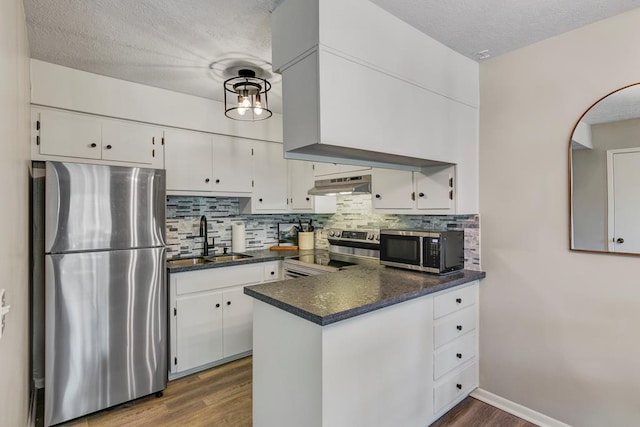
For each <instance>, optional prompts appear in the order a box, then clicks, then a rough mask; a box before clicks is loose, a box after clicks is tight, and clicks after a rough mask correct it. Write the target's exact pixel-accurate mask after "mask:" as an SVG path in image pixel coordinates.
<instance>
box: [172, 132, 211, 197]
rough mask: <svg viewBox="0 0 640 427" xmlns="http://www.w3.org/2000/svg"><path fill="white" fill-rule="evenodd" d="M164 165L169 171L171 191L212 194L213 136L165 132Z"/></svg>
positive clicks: (197, 133)
mask: <svg viewBox="0 0 640 427" xmlns="http://www.w3.org/2000/svg"><path fill="white" fill-rule="evenodd" d="M164 165H165V169H166V170H167V190H169V191H171V190H180V191H211V190H212V187H213V183H212V176H213V175H212V152H211V135H207V134H204V133H200V132H184V131H175V130H170V131H165V132H164Z"/></svg>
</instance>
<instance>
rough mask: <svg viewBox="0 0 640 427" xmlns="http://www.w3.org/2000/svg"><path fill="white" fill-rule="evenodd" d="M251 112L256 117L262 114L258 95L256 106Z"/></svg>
mask: <svg viewBox="0 0 640 427" xmlns="http://www.w3.org/2000/svg"><path fill="white" fill-rule="evenodd" d="M253 112H254V113H256V116H259V115H260V114H262V102H261V101H260V94H258V95H256V106H255V108H254V109H253Z"/></svg>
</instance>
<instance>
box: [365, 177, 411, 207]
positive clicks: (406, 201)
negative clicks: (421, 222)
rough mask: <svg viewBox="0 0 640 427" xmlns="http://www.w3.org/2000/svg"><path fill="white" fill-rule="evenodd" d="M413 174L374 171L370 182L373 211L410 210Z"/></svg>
mask: <svg viewBox="0 0 640 427" xmlns="http://www.w3.org/2000/svg"><path fill="white" fill-rule="evenodd" d="M413 192H414V190H413V172H411V171H400V170H392V169H374V170H373V175H372V182H371V205H372V207H373V209H374V210H375V209H394V210H395V209H397V210H403V209H407V210H409V209H412V208H413V206H414V201H413V199H412V194H413Z"/></svg>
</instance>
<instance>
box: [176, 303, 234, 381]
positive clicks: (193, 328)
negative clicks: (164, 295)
mask: <svg viewBox="0 0 640 427" xmlns="http://www.w3.org/2000/svg"><path fill="white" fill-rule="evenodd" d="M176 308H177V315H176V339H177V346H176V357H177V359H178V360H177V370H178V371H186V370H187V369H191V368H195V367H197V366H201V365H205V364H207V363H211V362H213V361H216V360H218V359H221V358H222V354H223V347H222V345H223V341H222V339H223V338H222V330H223V328H222V325H223V323H222V313H223V308H222V292H206V293H195V294H189V295H185V296H183V297H179V298H177V299H176Z"/></svg>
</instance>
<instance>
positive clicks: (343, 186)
mask: <svg viewBox="0 0 640 427" xmlns="http://www.w3.org/2000/svg"><path fill="white" fill-rule="evenodd" d="M309 194H310V195H312V196H334V195H336V194H371V175H358V176H347V177H344V178H331V179H321V180H317V181H316V182H315V184H314V187H313V188H312V189H311V190H309Z"/></svg>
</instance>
